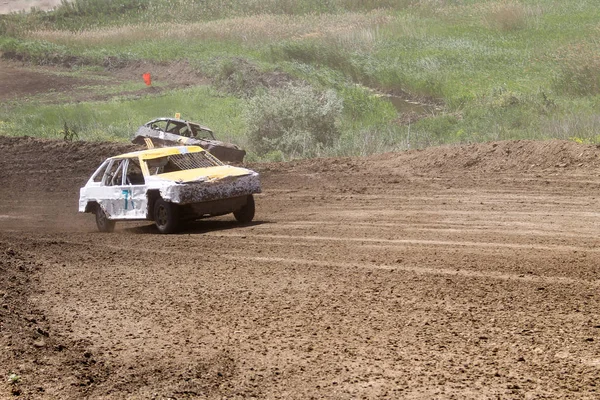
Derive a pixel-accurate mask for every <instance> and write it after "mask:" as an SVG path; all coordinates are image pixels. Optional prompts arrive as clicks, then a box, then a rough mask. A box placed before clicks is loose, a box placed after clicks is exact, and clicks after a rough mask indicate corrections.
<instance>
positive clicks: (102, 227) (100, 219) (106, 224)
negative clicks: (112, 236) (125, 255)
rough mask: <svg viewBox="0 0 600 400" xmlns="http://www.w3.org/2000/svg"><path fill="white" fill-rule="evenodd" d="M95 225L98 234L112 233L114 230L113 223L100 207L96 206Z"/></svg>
mask: <svg viewBox="0 0 600 400" xmlns="http://www.w3.org/2000/svg"><path fill="white" fill-rule="evenodd" d="M96 225H97V226H98V230H99V231H100V232H112V231H114V230H115V221H111V220H110V219H108V217H107V216H106V213H105V212H104V210H103V209H102V207H100V205H98V206H96Z"/></svg>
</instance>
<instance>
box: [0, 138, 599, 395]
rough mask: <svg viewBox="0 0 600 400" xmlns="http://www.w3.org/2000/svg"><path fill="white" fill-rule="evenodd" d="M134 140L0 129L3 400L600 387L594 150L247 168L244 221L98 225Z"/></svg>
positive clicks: (441, 153)
mask: <svg viewBox="0 0 600 400" xmlns="http://www.w3.org/2000/svg"><path fill="white" fill-rule="evenodd" d="M129 149H130V147H129V146H127V145H120V144H105V143H94V144H92V143H63V142H57V141H42V140H35V139H30V138H0V151H1V152H2V154H3V157H2V158H0V187H1V188H2V189H1V191H0V204H1V205H2V210H1V211H0V255H2V256H1V257H0V276H1V277H2V279H1V280H0V282H1V283H0V291H1V293H0V300H1V301H0V302H1V303H2V304H1V307H0V323H1V325H0V349H1V350H0V366H2V367H1V368H2V371H1V372H2V386H1V387H0V390H1V391H0V393H1V394H0V397H5V398H8V397H11V396H13V395H12V394H11V393H12V392H14V396H17V395H18V396H20V397H23V398H61V399H63V398H64V399H79V398H114V399H120V398H140V399H147V398H156V399H167V398H172V399H173V398H174V399H182V398H209V399H213V398H214V399H216V398H332V399H333V398H335V399H344V398H347V399H351V398H352V399H354V398H408V399H428V398H442V399H450V398H455V399H464V398H473V399H482V398H517V399H519V398H524V399H525V398H527V399H532V398H557V397H560V398H573V399H595V398H598V397H599V396H600V394H599V392H598V391H599V388H597V386H596V385H598V382H600V347H599V344H598V343H599V341H600V294H599V289H600V279H599V271H598V266H599V265H600V250H599V245H600V239H599V233H600V213H598V212H597V208H598V193H599V190H600V177H599V176H598V173H599V172H600V158H599V157H600V150H599V149H597V148H596V147H593V146H582V145H577V144H574V143H567V142H559V141H553V142H527V141H521V142H500V143H490V144H485V145H476V146H475V145H474V146H464V147H446V148H432V149H428V150H424V151H409V152H405V153H397V154H384V155H379V156H376V157H371V158H365V159H324V160H310V161H302V162H293V163H287V164H260V165H254V166H253V167H254V168H256V169H257V170H259V171H260V172H261V173H262V180H263V185H264V193H263V194H261V195H259V196H258V197H257V201H256V202H257V215H256V219H255V223H253V224H251V225H249V226H239V225H237V224H236V223H235V222H234V220H233V218H232V217H228V216H225V217H220V218H218V219H214V220H205V221H200V222H197V223H195V224H192V225H190V226H189V227H188V228H187V229H186V230H185V231H184V232H182V233H181V234H178V235H171V236H161V235H158V234H157V233H156V231H155V229H154V228H153V227H152V225H150V224H149V223H136V224H120V225H119V224H117V231H116V232H115V233H113V234H100V233H97V232H96V230H95V226H94V221H93V217H92V216H91V215H78V214H77V212H76V211H77V195H78V188H79V187H80V186H81V185H83V184H84V182H85V181H86V179H87V177H88V176H89V175H90V174H91V172H92V171H93V169H94V168H95V167H96V165H97V164H98V163H99V162H100V160H101V159H102V158H103V157H105V156H108V155H111V154H114V153H118V152H121V151H126V150H129ZM11 373H14V374H17V375H18V376H19V377H20V380H19V382H16V383H12V384H11V383H8V382H7V379H8V376H9V374H11Z"/></svg>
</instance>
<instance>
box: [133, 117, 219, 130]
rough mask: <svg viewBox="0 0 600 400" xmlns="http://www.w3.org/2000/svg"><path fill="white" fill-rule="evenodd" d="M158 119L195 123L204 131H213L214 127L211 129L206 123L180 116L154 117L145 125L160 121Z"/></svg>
mask: <svg viewBox="0 0 600 400" xmlns="http://www.w3.org/2000/svg"><path fill="white" fill-rule="evenodd" d="M158 121H174V122H181V123H183V124H194V125H198V126H199V127H200V129H202V130H203V131H209V132H212V129H210V128H209V127H207V126H204V125H202V124H199V123H197V122H193V121H188V120H185V119H179V118H169V117H161V118H156V119H153V120H152V121H148V122H146V123H145V124H144V125H150V124H152V123H154V122H158Z"/></svg>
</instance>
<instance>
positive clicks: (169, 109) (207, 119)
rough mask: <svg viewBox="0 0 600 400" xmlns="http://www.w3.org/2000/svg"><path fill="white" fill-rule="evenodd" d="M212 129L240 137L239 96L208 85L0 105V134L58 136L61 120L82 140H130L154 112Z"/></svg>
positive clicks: (227, 137) (230, 137) (223, 136)
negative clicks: (142, 93)
mask: <svg viewBox="0 0 600 400" xmlns="http://www.w3.org/2000/svg"><path fill="white" fill-rule="evenodd" d="M176 112H178V113H181V116H182V118H186V119H189V120H192V121H198V122H201V123H202V124H204V125H206V126H209V127H211V129H213V131H214V132H215V134H216V135H217V136H218V137H219V138H221V139H223V140H230V141H237V142H240V141H242V142H243V140H244V138H243V123H242V120H241V104H240V100H239V99H236V98H233V97H223V96H221V95H219V94H218V93H216V92H215V91H214V90H213V89H211V88H209V87H198V88H193V89H186V90H176V91H172V92H170V93H168V94H165V95H158V96H145V97H143V98H140V99H134V100H131V99H113V100H111V101H104V102H81V103H66V104H40V103H37V102H34V103H31V104H20V105H18V106H16V105H14V104H13V105H3V106H2V108H0V134H2V135H8V136H10V135H19V136H21V135H29V136H36V137H45V138H57V139H60V138H61V134H60V131H61V130H62V129H63V126H64V123H65V122H67V124H68V125H69V126H70V127H72V128H75V129H76V130H77V132H78V134H79V138H80V139H81V140H117V141H127V140H130V139H131V137H132V135H133V134H134V133H135V131H136V130H137V128H138V127H139V126H140V125H142V124H143V123H145V122H147V121H149V120H151V119H153V118H156V117H158V116H174V115H175V113H176Z"/></svg>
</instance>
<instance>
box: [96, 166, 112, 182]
mask: <svg viewBox="0 0 600 400" xmlns="http://www.w3.org/2000/svg"><path fill="white" fill-rule="evenodd" d="M108 164H110V162H105V163H104V164H102V166H101V167H100V168H99V169H98V170H97V171H96V173H94V176H93V177H92V180H93V181H94V182H96V183H100V182H102V178H103V177H104V173H105V172H106V168H107V167H108Z"/></svg>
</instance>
